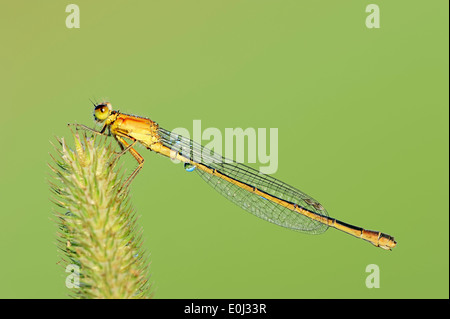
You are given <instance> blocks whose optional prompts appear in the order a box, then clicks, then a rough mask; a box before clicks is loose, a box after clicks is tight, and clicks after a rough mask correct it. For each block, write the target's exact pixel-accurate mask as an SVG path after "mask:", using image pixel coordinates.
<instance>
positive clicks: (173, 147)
mask: <svg viewBox="0 0 450 319" xmlns="http://www.w3.org/2000/svg"><path fill="white" fill-rule="evenodd" d="M94 118H95V120H96V121H97V122H99V123H103V128H102V129H101V131H99V132H98V131H96V130H94V129H91V128H89V127H87V126H85V125H81V124H72V125H76V126H77V127H78V128H82V129H85V130H88V131H92V132H94V133H96V134H101V135H108V136H113V137H114V138H115V139H116V140H117V142H118V143H119V145H120V148H121V150H122V152H121V153H120V154H124V153H126V152H130V154H131V155H132V156H133V157H134V158H135V159H136V161H137V162H138V167H137V168H136V169H135V170H134V171H133V173H132V174H131V175H130V177H129V178H128V179H127V180H126V182H125V185H126V186H127V185H129V183H130V182H131V181H132V180H133V178H134V177H135V176H136V174H137V173H138V172H139V171H140V170H141V168H142V166H143V164H144V158H143V157H142V156H141V155H140V154H139V153H138V152H137V151H136V150H135V149H134V146H135V144H136V143H138V142H139V143H140V144H142V145H143V146H145V147H146V148H148V149H149V150H151V151H154V152H156V153H159V154H162V155H164V156H166V157H169V158H172V159H175V160H178V161H181V162H183V163H184V165H185V168H186V170H188V171H192V170H195V171H197V173H198V174H199V175H200V176H201V177H202V178H203V179H204V180H205V181H206V182H207V183H208V184H209V185H210V186H212V187H213V188H214V189H215V190H217V191H218V192H219V193H220V194H222V195H223V196H225V197H226V198H228V199H229V200H231V201H232V202H234V203H235V204H237V205H238V206H240V207H241V208H243V209H245V210H246V211H248V212H250V213H252V214H253V215H255V216H258V217H260V218H262V219H265V220H267V221H269V222H272V223H274V224H277V225H279V226H283V227H286V228H290V229H293V230H296V231H300V232H306V233H311V234H320V233H323V232H325V231H326V230H327V229H328V228H329V227H333V228H336V229H338V230H341V231H343V232H345V233H347V234H350V235H353V236H355V237H357V238H361V239H364V240H366V241H368V242H370V243H372V244H373V245H375V246H377V247H380V248H383V249H386V250H391V249H392V248H394V247H395V246H396V244H397V243H396V242H395V240H394V237H392V236H390V235H387V234H384V233H382V232H379V231H372V230H366V229H363V228H361V227H356V226H353V225H349V224H346V223H344V222H341V221H339V220H337V219H334V218H331V217H329V216H328V213H327V211H326V210H325V208H324V207H323V206H322V205H321V204H319V202H318V201H316V200H315V199H313V198H312V197H310V196H308V195H306V194H305V193H303V192H301V191H299V190H298V189H296V188H294V187H292V186H289V185H287V184H286V183H283V182H281V181H279V180H277V179H276V178H274V177H272V176H269V175H265V174H262V173H260V172H259V171H257V170H255V169H253V168H250V167H248V166H246V165H244V164H242V163H237V162H235V161H233V160H230V159H225V158H224V157H222V156H218V155H215V154H214V153H213V152H212V151H210V150H209V149H207V148H205V147H203V146H201V145H200V144H198V143H195V142H194V141H192V140H191V139H189V138H186V137H183V136H180V135H177V134H173V133H171V132H170V131H168V130H165V129H163V128H162V127H160V126H159V125H158V124H157V123H156V122H153V121H152V120H150V119H148V118H144V117H140V116H135V115H129V114H124V113H120V112H119V111H114V110H113V109H112V107H111V104H110V103H100V104H97V105H95V108H94ZM125 138H126V139H128V140H130V141H131V142H128V141H127V140H125ZM183 150H188V151H183ZM126 186H125V187H126Z"/></svg>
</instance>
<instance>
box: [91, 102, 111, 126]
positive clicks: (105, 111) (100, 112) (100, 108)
mask: <svg viewBox="0 0 450 319" xmlns="http://www.w3.org/2000/svg"><path fill="white" fill-rule="evenodd" d="M111 109H112V108H111V103H104V104H99V105H96V106H95V109H94V117H95V120H96V121H98V122H103V121H104V120H106V119H107V118H108V116H109V115H110V113H111Z"/></svg>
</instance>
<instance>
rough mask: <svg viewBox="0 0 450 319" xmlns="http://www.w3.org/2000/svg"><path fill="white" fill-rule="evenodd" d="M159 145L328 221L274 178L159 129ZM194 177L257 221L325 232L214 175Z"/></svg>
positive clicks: (313, 203) (324, 227)
mask: <svg viewBox="0 0 450 319" xmlns="http://www.w3.org/2000/svg"><path fill="white" fill-rule="evenodd" d="M158 132H159V135H160V136H161V142H162V144H163V145H164V146H167V147H169V148H171V149H173V150H176V151H177V152H178V153H179V154H180V155H182V156H183V157H185V158H187V159H189V160H190V161H192V162H194V163H201V164H203V165H205V166H207V167H209V168H211V169H215V170H216V171H218V172H220V173H221V174H223V175H226V176H228V177H230V178H232V179H234V180H237V181H240V182H243V183H245V184H247V185H249V186H251V187H255V188H257V189H258V190H261V191H263V192H265V193H267V194H270V195H272V196H275V197H277V198H279V199H282V200H284V201H286V202H289V203H293V204H296V205H298V206H300V207H301V208H304V209H306V210H309V211H311V212H314V213H316V214H319V215H322V216H326V217H328V213H327V211H326V210H325V209H324V208H323V207H322V205H320V204H319V203H318V202H317V201H316V200H315V199H313V198H312V197H310V196H308V195H307V194H305V193H303V192H301V191H300V190H298V189H296V188H294V187H292V186H289V185H288V184H286V183H283V182H281V181H279V180H277V179H276V178H274V177H272V176H269V175H266V174H262V173H260V172H259V171H257V170H255V169H253V168H251V167H248V166H246V165H244V164H242V163H237V162H235V161H232V160H229V159H226V158H224V157H222V156H220V155H217V154H213V152H212V151H211V150H209V149H207V148H205V147H203V146H202V145H200V144H198V143H195V142H194V141H192V140H191V139H189V138H186V137H183V136H181V135H178V134H175V133H172V132H170V131H167V130H165V129H163V128H159V131H158ZM196 171H197V173H198V174H199V175H200V176H201V177H202V178H203V179H204V180H205V181H206V182H207V183H208V184H209V185H210V186H211V187H213V188H214V189H215V190H216V191H218V192H219V193H220V194H222V195H223V196H225V197H226V198H228V199H229V200H231V201H232V202H233V203H235V204H236V205H238V206H239V207H241V208H243V209H245V210H246V211H248V212H250V213H252V214H253V215H255V216H258V217H259V218H262V219H264V220H267V221H269V222H271V223H274V224H277V225H279V226H282V227H286V228H290V229H293V230H297V231H301V232H306V233H310V234H320V233H323V232H324V231H326V230H327V229H328V226H327V225H325V224H323V223H320V222H318V221H315V220H313V219H310V218H308V217H306V216H303V215H301V214H299V213H297V212H295V211H293V210H290V209H288V208H286V207H284V206H281V205H279V204H277V203H275V202H272V201H271V200H268V199H266V198H264V197H261V196H259V195H258V194H255V193H252V192H249V191H247V190H246V189H244V188H241V187H240V186H238V185H235V184H233V183H231V182H228V181H226V180H224V179H222V178H220V177H218V176H216V175H212V174H209V173H207V172H205V171H202V170H200V169H196Z"/></svg>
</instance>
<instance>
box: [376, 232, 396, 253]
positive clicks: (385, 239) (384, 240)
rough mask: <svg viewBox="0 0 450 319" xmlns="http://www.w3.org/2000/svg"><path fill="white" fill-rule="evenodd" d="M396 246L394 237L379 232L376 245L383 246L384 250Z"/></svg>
mask: <svg viewBox="0 0 450 319" xmlns="http://www.w3.org/2000/svg"><path fill="white" fill-rule="evenodd" d="M395 246H397V242H396V241H395V240H394V237H392V236H390V235H388V234H383V233H380V237H379V238H378V247H380V248H383V249H385V250H392V248H394V247H395Z"/></svg>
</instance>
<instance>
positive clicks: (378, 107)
mask: <svg viewBox="0 0 450 319" xmlns="http://www.w3.org/2000/svg"><path fill="white" fill-rule="evenodd" d="M70 3H71V2H65V1H14V2H9V1H8V2H7V1H3V0H2V2H1V10H0V33H1V37H0V45H1V50H0V61H1V62H0V63H1V69H0V81H1V83H0V92H1V94H0V105H1V106H0V108H1V118H2V119H1V130H2V147H1V149H2V151H1V156H0V164H1V165H0V167H1V172H0V173H1V179H0V196H1V215H0V217H1V219H0V252H1V255H0V256H1V263H0V297H1V298H66V297H67V294H68V289H67V288H66V287H65V285H64V282H65V275H66V274H65V273H64V272H63V271H62V269H61V268H60V267H59V266H57V265H56V263H57V261H58V260H59V259H58V256H57V251H56V246H55V233H56V227H55V225H54V224H53V222H52V220H51V211H52V209H53V205H52V203H51V202H50V200H49V198H50V197H51V194H50V190H49V187H48V185H47V180H48V178H49V176H50V171H49V169H48V167H47V163H48V162H50V156H49V152H52V147H51V145H50V141H54V140H55V139H54V136H64V137H66V138H67V139H68V140H70V141H71V134H70V132H69V130H68V128H67V126H66V124H67V123H73V122H77V123H84V124H86V125H89V126H93V125H94V122H93V118H92V105H91V103H90V102H89V99H90V98H92V99H97V100H103V99H106V100H109V101H110V102H112V104H113V106H114V107H115V108H116V109H120V110H121V111H123V112H125V113H132V114H137V115H142V116H146V117H149V118H151V119H153V120H155V121H157V122H158V123H160V125H161V126H163V127H164V128H167V129H173V128H176V127H185V128H188V129H189V130H192V120H194V119H200V120H201V121H202V126H203V128H207V127H216V128H219V129H220V130H221V131H222V132H224V130H225V128H227V127H230V128H236V127H242V128H247V127H253V128H271V127H274V128H278V133H279V144H278V146H279V152H278V155H279V158H278V160H279V165H278V171H277V172H276V173H275V174H274V176H275V177H277V178H279V179H281V180H282V181H285V182H287V183H288V184H291V185H293V186H295V187H297V188H299V189H301V190H302V191H304V192H306V193H307V194H310V195H312V196H313V197H314V198H316V199H318V200H319V201H320V202H321V203H322V204H323V205H324V206H325V207H326V208H327V210H328V212H329V213H330V215H331V216H333V217H335V218H338V219H340V220H342V221H345V222H348V223H351V224H354V225H358V226H361V227H365V228H368V229H374V230H380V231H383V232H385V233H388V234H390V235H393V236H395V238H396V240H397V241H398V245H397V247H396V248H395V249H394V250H393V251H391V252H389V251H383V250H381V249H377V248H375V247H373V246H372V245H370V244H368V243H367V242H364V241H362V240H357V239H355V238H352V237H351V236H348V235H346V234H344V233H341V232H339V231H336V230H333V229H330V230H329V231H328V232H326V233H325V234H323V235H320V236H316V235H306V234H301V233H297V232H294V231H290V230H287V229H284V228H281V227H277V226H275V225H273V224H270V223H267V222H265V221H263V220H260V219H258V218H256V217H254V216H252V215H251V214H248V213H246V212H244V211H243V210H241V209H239V208H238V207H237V206H235V205H234V204H233V203H231V202H228V201H227V200H226V199H225V198H223V197H222V196H220V195H219V194H218V193H216V192H215V191H214V190H212V189H210V188H209V186H208V185H207V184H205V183H204V182H203V180H202V179H201V178H199V177H198V176H196V175H195V174H189V173H185V172H184V171H183V169H182V168H181V167H180V166H175V165H174V164H172V163H171V162H170V161H169V160H167V159H165V158H163V157H161V156H157V155H155V154H152V153H150V152H147V151H145V150H144V149H143V148H138V150H140V151H141V152H142V153H143V155H144V157H145V159H146V162H145V166H144V169H143V170H142V172H141V173H140V174H139V176H138V177H137V178H136V180H135V181H134V182H133V185H132V202H133V206H134V208H135V209H136V211H137V212H138V214H139V215H141V218H140V221H139V223H140V225H141V226H143V228H144V238H145V247H146V248H147V250H148V251H149V252H150V253H151V262H152V263H151V274H152V277H151V280H152V282H153V288H154V291H155V297H156V298H448V297H449V294H448V288H449V287H448V280H449V278H448V273H449V272H448V271H449V264H448V261H449V255H448V252H449V247H448V241H449V227H448V222H449V220H448V216H449V207H448V91H447V90H448V89H447V86H448V29H447V28H448V1H443V0H442V1H376V2H375V3H376V4H378V5H379V7H380V10H381V28H380V29H368V28H367V27H366V26H365V19H366V16H367V15H368V13H366V12H365V7H366V5H368V4H370V3H373V2H369V1H365V2H364V1H356V0H355V1H332V0H328V1H312V0H310V1H274V0H272V1H264V0H258V1H256V0H241V1H194V0H186V1H76V2H75V3H76V4H78V5H79V7H80V11H81V28H80V29H68V28H66V26H65V20H66V17H67V15H68V13H66V12H65V7H66V5H67V4H70ZM129 157H130V156H129V155H128V156H127V158H125V159H124V164H125V166H126V167H127V169H128V170H129V171H131V170H132V169H133V168H134V167H135V163H134V162H133V161H132V160H131V159H130V158H129ZM369 264H376V265H378V266H379V268H380V288H379V289H368V288H366V286H365V280H366V277H367V276H368V275H369V273H366V272H365V269H366V266H367V265H369Z"/></svg>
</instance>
